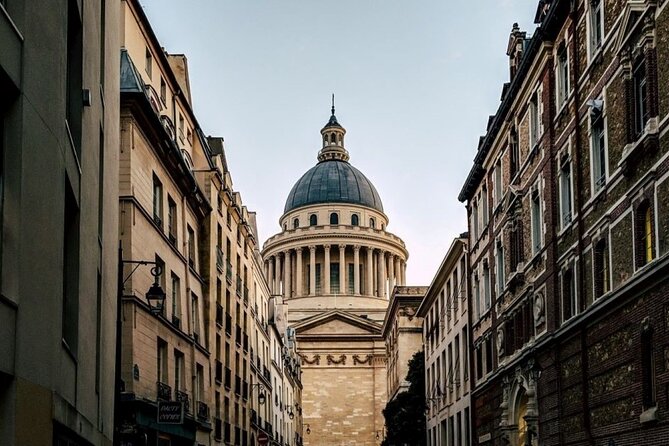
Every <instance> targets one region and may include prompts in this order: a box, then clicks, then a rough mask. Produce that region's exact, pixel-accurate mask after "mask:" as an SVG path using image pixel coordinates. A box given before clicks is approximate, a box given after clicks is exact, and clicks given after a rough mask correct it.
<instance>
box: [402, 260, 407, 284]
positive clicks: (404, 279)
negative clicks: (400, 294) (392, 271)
mask: <svg viewBox="0 0 669 446" xmlns="http://www.w3.org/2000/svg"><path fill="white" fill-rule="evenodd" d="M406 284H407V262H405V261H402V285H406Z"/></svg>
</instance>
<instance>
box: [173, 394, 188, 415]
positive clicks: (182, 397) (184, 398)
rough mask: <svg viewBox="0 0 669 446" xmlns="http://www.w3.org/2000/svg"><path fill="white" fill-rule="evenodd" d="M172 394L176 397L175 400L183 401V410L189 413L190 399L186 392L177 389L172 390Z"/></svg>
mask: <svg viewBox="0 0 669 446" xmlns="http://www.w3.org/2000/svg"><path fill="white" fill-rule="evenodd" d="M174 396H175V397H176V400H177V401H182V402H183V403H184V412H185V413H189V412H190V400H189V399H188V394H187V393H186V392H182V391H181V390H177V391H176V392H174Z"/></svg>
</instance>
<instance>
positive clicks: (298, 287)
mask: <svg viewBox="0 0 669 446" xmlns="http://www.w3.org/2000/svg"><path fill="white" fill-rule="evenodd" d="M295 260H296V263H297V265H295V270H296V271H295V294H296V295H297V296H298V297H299V296H302V284H303V283H304V277H303V275H302V248H297V249H296V250H295Z"/></svg>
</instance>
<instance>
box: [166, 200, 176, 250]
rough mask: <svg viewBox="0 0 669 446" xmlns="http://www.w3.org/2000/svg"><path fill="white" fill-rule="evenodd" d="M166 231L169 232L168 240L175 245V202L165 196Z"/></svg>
mask: <svg viewBox="0 0 669 446" xmlns="http://www.w3.org/2000/svg"><path fill="white" fill-rule="evenodd" d="M167 232H168V234H169V238H170V242H172V244H173V245H175V246H176V244H177V204H176V203H175V202H174V200H172V197H170V196H169V195H168V196H167Z"/></svg>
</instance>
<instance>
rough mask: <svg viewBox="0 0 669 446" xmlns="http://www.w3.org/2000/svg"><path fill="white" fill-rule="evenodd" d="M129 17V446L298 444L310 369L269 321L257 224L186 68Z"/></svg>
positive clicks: (131, 4)
mask: <svg viewBox="0 0 669 446" xmlns="http://www.w3.org/2000/svg"><path fill="white" fill-rule="evenodd" d="M121 11H122V23H123V27H122V29H123V36H122V50H121V96H120V98H121V121H120V122H121V133H120V134H121V144H120V157H121V161H120V177H119V182H120V186H119V200H120V218H119V227H118V231H119V236H120V239H121V246H122V248H123V260H124V262H126V264H124V268H123V280H124V283H123V287H122V288H123V289H122V295H123V305H122V317H123V324H122V326H123V329H122V364H121V379H122V383H123V393H122V395H121V402H120V410H119V414H120V416H119V419H118V423H117V425H118V431H119V437H120V438H121V439H122V440H123V441H124V442H125V443H124V444H126V445H144V444H145V442H146V441H148V442H149V443H148V444H158V445H161V446H167V445H180V444H183V445H193V444H197V445H205V444H206V445H216V444H221V445H222V444H226V445H233V444H234V445H252V444H256V439H257V436H258V435H259V433H260V432H261V431H264V432H266V433H268V434H269V437H270V438H272V439H273V441H274V444H281V445H283V444H289V443H290V444H294V443H292V441H293V438H296V437H298V436H301V431H299V430H298V429H299V427H300V426H301V423H300V413H299V412H297V416H296V413H295V412H293V411H289V410H288V406H289V404H290V405H291V406H292V407H299V406H300V405H301V401H300V400H299V397H300V395H301V393H300V386H301V384H300V380H301V370H300V366H299V361H297V357H296V354H295V353H294V352H293V354H292V356H291V353H290V351H289V350H288V349H287V343H288V340H289V339H288V333H286V329H285V326H284V327H281V326H280V324H278V323H277V322H276V321H277V318H276V316H275V314H276V312H273V311H272V301H271V296H270V292H269V287H268V285H267V282H266V280H265V278H264V274H263V269H262V268H261V267H260V265H262V261H261V259H260V253H259V250H258V247H257V238H256V234H257V230H256V227H255V214H254V213H252V212H249V211H248V209H247V208H246V207H245V206H244V205H243V202H242V198H241V195H240V193H239V192H238V191H235V190H234V188H233V184H232V177H231V174H230V171H229V169H228V165H227V162H226V159H225V150H224V146H223V139H222V138H218V137H205V136H204V133H203V131H202V129H201V128H200V126H199V124H198V121H197V118H196V116H195V114H194V110H193V105H192V98H191V94H190V85H189V80H188V79H189V75H188V64H187V59H186V57H185V56H184V55H180V54H169V53H167V52H165V50H164V49H162V48H161V46H160V44H159V42H158V40H157V38H156V36H155V34H154V33H153V31H152V29H151V26H150V23H149V21H148V19H147V17H146V16H145V14H144V12H143V10H142V8H141V6H140V5H139V2H137V1H135V0H124V1H123V2H122V8H121ZM128 261H132V262H135V263H128ZM136 262H144V263H146V262H150V263H151V266H153V267H159V269H158V270H152V269H151V268H149V267H148V266H145V265H142V264H141V263H140V264H138V263H136ZM135 267H137V268H136V269H135ZM154 273H156V274H157V277H155V278H154V276H153V274H154ZM154 281H155V282H156V283H157V284H158V285H160V287H161V288H162V289H163V290H164V291H165V293H166V300H165V304H164V308H163V310H162V311H159V312H157V313H156V312H154V311H151V308H150V306H149V305H148V303H147V299H146V298H145V293H146V290H148V289H149V287H150V286H151V284H152V283H153V282H154ZM278 319H281V317H279V318H278ZM282 330H283V331H282ZM288 359H290V360H288ZM270 370H271V371H270ZM275 402H276V404H275ZM170 403H176V406H177V407H183V413H184V416H183V417H181V419H180V420H177V421H179V422H176V423H164V422H161V421H162V420H161V419H160V418H159V417H158V416H157V413H158V412H159V410H158V407H159V406H161V407H168V404H170ZM291 414H292V417H291V416H290V415H291ZM178 418H179V417H178Z"/></svg>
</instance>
